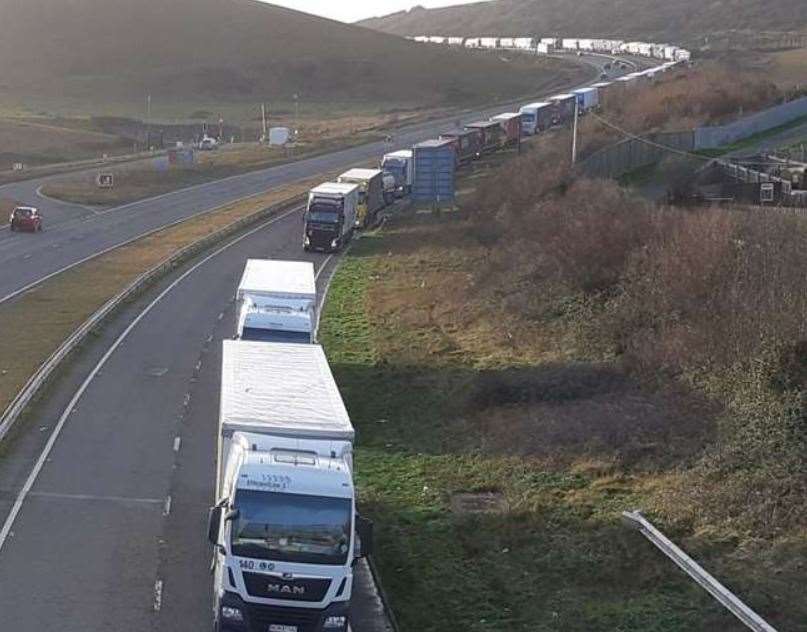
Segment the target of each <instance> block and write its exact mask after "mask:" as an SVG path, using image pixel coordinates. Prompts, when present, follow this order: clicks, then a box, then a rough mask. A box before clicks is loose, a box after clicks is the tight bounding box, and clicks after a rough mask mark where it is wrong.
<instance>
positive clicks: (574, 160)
mask: <svg viewBox="0 0 807 632" xmlns="http://www.w3.org/2000/svg"><path fill="white" fill-rule="evenodd" d="M579 116H580V102H579V101H578V100H577V95H574V124H573V125H572V165H573V166H574V165H576V164H577V119H578V117H579Z"/></svg>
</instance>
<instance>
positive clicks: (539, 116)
mask: <svg viewBox="0 0 807 632" xmlns="http://www.w3.org/2000/svg"><path fill="white" fill-rule="evenodd" d="M520 112H521V128H522V130H523V133H524V134H525V135H527V136H532V135H534V134H537V133H538V132H543V131H544V130H546V129H549V128H550V127H552V104H551V103H549V102H546V101H541V102H538V103H529V104H527V105H524V106H522V107H521V110H520Z"/></svg>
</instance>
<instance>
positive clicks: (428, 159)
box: [412, 139, 457, 205]
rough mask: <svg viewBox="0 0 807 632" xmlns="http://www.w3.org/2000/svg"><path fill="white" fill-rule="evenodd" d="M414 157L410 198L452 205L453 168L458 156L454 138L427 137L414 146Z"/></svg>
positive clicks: (416, 200) (453, 192)
mask: <svg viewBox="0 0 807 632" xmlns="http://www.w3.org/2000/svg"><path fill="white" fill-rule="evenodd" d="M412 150H413V153H414V158H415V180H414V183H413V185H412V199H413V200H414V201H415V202H430V203H435V204H438V205H439V204H452V203H453V202H454V194H455V186H454V180H455V177H454V176H455V170H456V166H457V159H456V157H455V155H454V141H453V140H451V139H446V140H427V141H425V142H423V143H419V144H417V145H415V146H414V147H413V148H412Z"/></svg>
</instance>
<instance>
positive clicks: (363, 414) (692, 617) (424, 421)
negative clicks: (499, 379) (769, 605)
mask: <svg viewBox="0 0 807 632" xmlns="http://www.w3.org/2000/svg"><path fill="white" fill-rule="evenodd" d="M434 229H439V226H434ZM400 230H404V231H405V229H399V228H396V227H393V228H392V229H391V230H390V232H389V234H385V235H383V236H377V237H374V238H371V239H368V240H362V242H361V243H360V244H359V245H358V246H357V247H356V248H355V249H354V250H353V252H352V254H351V256H350V257H349V258H348V259H347V260H346V262H345V263H344V265H343V267H342V268H341V269H340V270H339V272H338V273H337V276H336V278H335V280H334V284H333V286H332V288H331V293H330V296H329V301H328V306H327V308H326V311H325V314H324V320H323V330H322V339H323V341H324V344H325V346H326V349H327V351H328V355H329V358H330V361H331V363H332V366H333V367H334V370H335V372H336V376H337V380H338V382H339V385H340V388H341V389H342V391H343V394H344V396H345V398H346V401H347V404H348V408H349V410H350V412H351V416H352V418H353V420H354V423H355V424H356V426H357V429H358V433H359V442H360V448H359V450H358V454H357V471H358V481H359V486H360V497H361V502H362V504H363V507H364V511H366V512H367V513H369V514H370V515H371V516H372V517H373V519H375V520H376V523H377V534H378V535H377V551H378V554H377V560H378V563H379V566H380V568H381V573H382V576H383V579H384V582H385V587H386V589H387V590H388V592H389V593H390V595H391V598H392V601H393V606H394V608H395V611H396V614H397V616H398V618H399V620H400V621H401V623H402V626H403V629H404V631H409V630H411V631H415V630H417V631H419V632H420V631H422V632H427V631H435V632H436V631H438V630H440V631H442V630H446V629H466V630H475V631H480V632H481V631H485V630H489V631H497V632H498V631H500V630H502V629H513V630H525V631H527V630H529V631H537V630H546V631H547V632H549V631H553V632H554V631H557V630H559V629H562V630H580V631H581V632H582V631H586V632H593V631H597V630H602V631H606V630H607V631H609V632H611V631H612V630H617V629H618V630H625V631H628V630H636V631H639V630H642V631H647V630H658V631H662V630H663V631H665V632H667V631H673V630H675V631H678V630H680V631H682V632H683V631H684V630H694V629H703V630H707V629H710V627H709V626H711V625H715V626H716V625H721V626H722V627H725V626H726V621H725V617H724V616H723V615H722V613H721V612H720V611H719V609H718V608H717V607H715V606H714V605H713V604H711V603H710V602H709V600H708V599H707V598H706V597H705V596H704V595H703V594H702V593H701V592H700V591H699V590H698V589H696V588H694V587H693V586H692V585H691V584H690V583H689V582H688V581H687V580H686V579H685V578H683V577H682V576H681V574H680V573H679V572H678V571H677V570H676V569H675V568H673V567H671V565H670V564H669V563H667V562H665V561H664V560H661V559H660V557H659V555H658V554H656V553H655V551H653V550H652V548H651V547H650V546H649V545H646V544H645V543H644V542H643V541H642V540H641V538H640V536H638V535H637V534H636V533H634V532H631V531H629V530H627V529H625V528H624V527H622V526H621V525H620V522H619V511H620V510H622V509H628V508H633V507H635V506H637V505H641V504H642V498H641V492H640V491H639V489H638V486H637V484H636V482H635V481H632V480H630V479H629V478H623V477H622V476H621V475H620V474H618V473H616V472H615V471H613V469H612V467H611V466H610V465H608V464H605V463H597V462H595V461H587V460H582V461H581V462H579V463H577V464H576V466H575V467H569V468H558V467H557V466H553V465H552V464H551V462H550V460H547V459H534V458H523V457H519V456H516V455H510V454H507V453H500V452H499V450H490V448H489V447H487V446H485V440H484V438H483V437H480V436H477V434H476V432H475V428H474V427H473V425H471V424H469V423H468V422H467V421H464V420H463V419H462V415H463V413H466V414H467V413H468V412H469V411H468V406H469V400H473V398H474V396H475V394H478V393H479V390H480V388H481V387H480V384H482V383H485V382H487V381H488V380H490V379H493V378H494V376H496V375H497V374H499V373H500V372H501V373H502V374H507V372H508V367H505V366H501V365H495V366H488V362H487V361H486V359H485V358H484V357H478V356H477V354H474V353H463V354H457V353H456V351H457V350H456V349H450V348H445V345H446V344H447V343H446V342H445V341H443V340H441V339H440V336H439V334H438V333H437V332H435V331H433V330H431V328H426V329H425V330H424V328H422V327H417V326H406V325H403V324H397V325H395V324H393V323H391V322H390V321H387V320H385V321H384V322H383V323H380V322H375V321H376V318H377V313H376V312H377V310H376V308H375V306H374V305H373V302H374V297H373V288H378V287H379V286H381V285H390V286H395V285H397V284H398V283H399V282H400V281H401V280H402V279H401V277H402V275H406V277H407V278H408V273H406V272H404V266H406V265H407V263H408V257H406V255H403V254H402V253H401V251H400V249H399V247H400V246H401V245H402V244H401V242H400V241H399V240H398V239H396V237H398V236H399V235H400V233H399V231H400ZM412 238H413V239H416V236H415V235H413V236H412ZM406 243H407V245H409V246H412V241H410V240H409V239H406ZM435 264H436V262H429V264H428V266H427V267H428V268H431V267H432V266H433V265H435ZM421 270H422V267H419V268H418V270H417V271H418V272H420V271H421ZM429 272H430V273H434V272H435V271H434V270H433V269H432V270H429ZM382 279H383V281H382ZM399 289H401V288H399ZM400 300H401V301H405V300H406V298H404V297H401V298H400ZM391 345H392V348H390V346H391ZM403 349H409V350H410V353H402V354H398V353H396V351H397V350H403ZM415 350H422V351H423V355H424V356H425V357H423V358H422V359H421V360H422V363H421V364H412V359H411V358H410V357H407V356H411V355H418V352H417V351H415ZM475 356H477V357H475ZM512 368H513V367H509V369H512ZM516 370H519V369H518V367H516ZM556 398H557V402H558V403H561V402H562V401H563V400H564V399H565V396H564V395H563V394H561V393H558V394H557V395H556ZM491 414H494V415H495V412H491ZM494 432H496V430H495V429H494ZM499 432H505V433H506V432H507V430H506V429H504V428H502V429H501V430H500V431H499ZM511 447H512V446H511ZM490 492H495V493H496V494H500V495H501V503H500V504H501V506H500V507H499V508H498V509H497V510H495V511H493V512H491V513H481V512H479V513H477V512H475V511H474V510H473V507H472V508H471V509H470V510H466V509H463V508H462V506H459V507H458V506H457V495H458V494H460V493H481V494H483V499H484V496H485V495H486V494H488V493H490ZM452 505H453V507H452ZM727 629H731V627H730V624H729V627H728V628H727Z"/></svg>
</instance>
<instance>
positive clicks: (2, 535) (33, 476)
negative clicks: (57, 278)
mask: <svg viewBox="0 0 807 632" xmlns="http://www.w3.org/2000/svg"><path fill="white" fill-rule="evenodd" d="M301 209H302V207H301V206H298V207H296V208H293V209H291V210H289V211H287V212H285V213H283V214H282V215H278V216H277V217H273V218H272V219H270V220H268V221H266V222H263V223H262V224H260V225H258V226H256V227H255V228H253V229H251V230H249V231H248V232H246V233H244V234H243V235H241V236H239V237H237V238H235V239H233V240H232V241H230V242H228V243H226V244H224V245H223V246H221V247H219V248H218V249H216V250H215V251H213V252H211V253H210V254H209V255H207V256H206V257H204V258H203V259H202V260H201V261H198V262H196V263H195V264H194V265H193V266H191V267H190V268H188V269H187V270H186V271H185V272H183V273H182V274H181V275H180V276H179V277H177V278H176V279H175V280H174V281H173V282H172V283H171V284H170V285H169V286H168V287H166V288H165V289H164V290H163V291H162V292H160V294H158V295H157V297H156V298H155V299H154V300H153V301H152V302H151V303H149V304H148V305H147V306H146V307H145V308H144V309H143V311H141V312H140V313H139V314H138V315H137V317H136V318H135V319H134V320H133V321H132V322H131V323H130V324H129V326H128V327H126V329H125V330H124V331H123V332H122V333H121V334H120V336H118V338H117V339H116V340H115V342H113V343H112V345H111V346H110V347H109V349H107V351H106V353H104V355H103V356H102V357H101V359H100V360H99V361H98V364H96V365H95V367H94V368H93V370H92V371H91V372H90V374H89V375H88V376H87V377H86V378H85V379H84V382H82V384H81V386H80V387H79V388H78V390H77V391H76V392H75V394H74V395H73V398H72V399H71V400H70V402H69V403H68V405H67V408H65V409H64V412H62V414H61V416H60V417H59V421H58V422H57V423H56V426H55V427H54V429H53V433H52V434H51V435H50V437H49V438H48V441H47V443H46V444H45V447H44V449H43V450H42V453H41V454H40V455H39V458H38V459H37V460H36V463H34V467H33V469H32V470H31V472H30V474H29V475H28V478H27V479H26V480H25V483H24V484H23V486H22V489H21V490H20V491H19V493H18V494H17V497H16V499H15V500H14V504H13V505H12V507H11V511H10V512H9V513H8V515H7V516H6V519H5V521H4V522H3V527H2V528H1V529H0V551H2V550H3V546H4V545H5V543H6V540H7V539H8V536H9V533H10V532H11V528H12V527H13V526H14V522H15V521H16V520H17V515H18V514H19V513H20V510H21V509H22V505H23V503H24V502H25V499H26V498H27V497H28V495H29V494H30V493H31V488H32V487H33V486H34V483H35V482H36V480H37V478H39V474H40V472H41V471H42V468H43V467H44V466H45V463H46V462H47V461H48V457H49V456H50V453H51V451H52V450H53V446H54V445H55V444H56V440H57V439H58V438H59V435H60V434H61V432H62V428H64V425H65V423H66V422H67V419H68V417H69V416H70V415H71V414H72V413H73V411H74V410H75V409H76V406H77V405H78V402H79V400H80V399H81V397H82V396H83V395H84V393H85V391H86V390H87V389H88V388H89V386H90V384H91V383H92V381H93V380H94V379H95V378H96V376H97V375H98V373H99V372H100V371H101V369H102V368H103V367H104V366H105V365H106V363H107V362H108V361H109V359H110V358H111V357H112V354H114V353H115V351H117V349H118V347H120V345H121V344H122V343H123V341H124V340H126V338H128V337H129V334H130V333H132V331H133V330H134V328H135V327H137V325H138V324H140V322H141V321H142V320H143V319H144V318H145V317H146V316H148V315H149V313H151V311H152V310H153V309H154V308H155V307H156V306H157V305H158V304H159V303H160V302H161V301H162V300H163V299H164V298H165V297H166V296H168V294H169V293H170V292H171V291H173V290H174V288H176V287H177V286H178V285H179V284H180V283H182V282H183V281H184V280H185V279H186V278H188V277H189V276H190V275H191V274H193V273H194V272H196V270H198V269H199V268H201V267H202V266H203V265H205V264H206V263H207V262H208V261H210V260H211V259H214V258H215V257H218V256H219V255H220V254H221V253H223V252H225V251H227V250H229V249H230V248H232V247H233V246H235V245H236V244H238V243H240V242H241V241H243V240H244V239H246V238H247V237H250V236H252V235H254V234H255V233H257V232H259V231H261V230H263V229H264V228H266V227H267V226H271V225H272V224H274V223H276V222H279V221H281V220H283V219H285V218H287V217H289V216H290V215H293V214H294V213H298V212H299V211H300V210H301ZM0 302H2V301H0ZM160 502H162V501H160Z"/></svg>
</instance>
